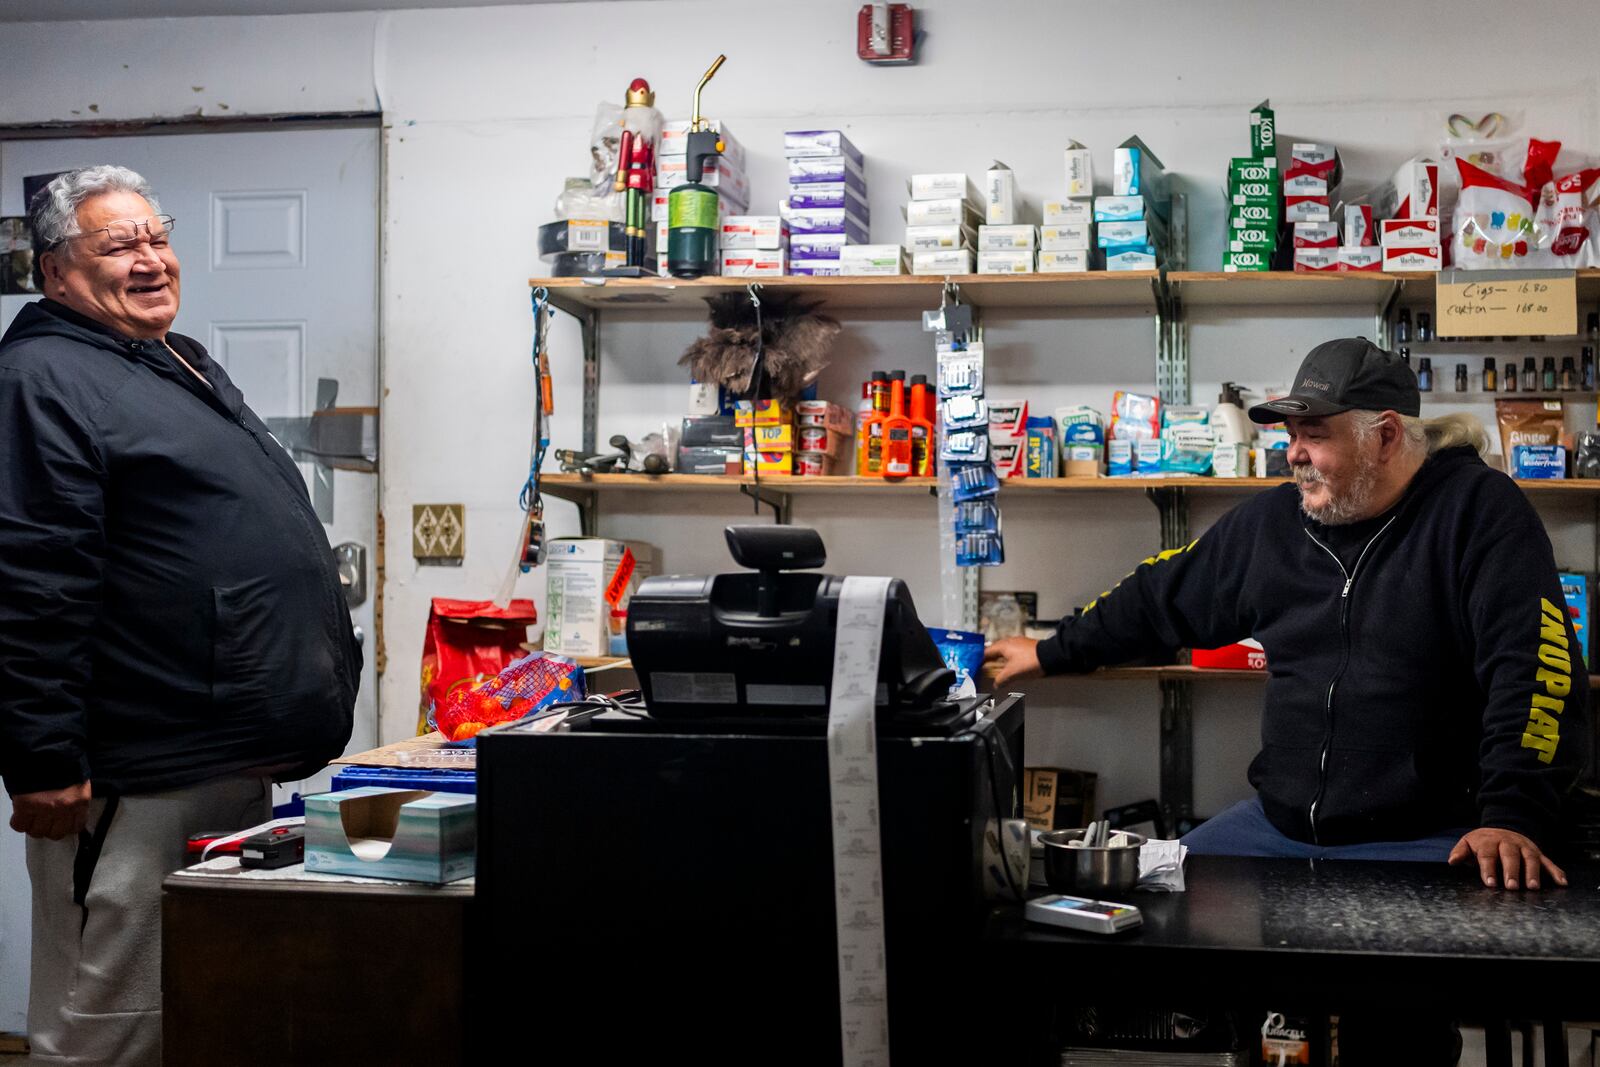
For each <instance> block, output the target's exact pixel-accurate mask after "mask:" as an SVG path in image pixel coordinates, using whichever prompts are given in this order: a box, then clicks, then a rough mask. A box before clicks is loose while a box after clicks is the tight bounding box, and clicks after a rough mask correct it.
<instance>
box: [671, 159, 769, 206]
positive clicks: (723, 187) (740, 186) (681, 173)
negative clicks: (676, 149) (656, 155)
mask: <svg viewBox="0 0 1600 1067" xmlns="http://www.w3.org/2000/svg"><path fill="white" fill-rule="evenodd" d="M688 180H689V159H688V157H687V156H677V157H673V156H667V157H665V158H662V159H658V160H656V187H657V188H663V189H666V190H668V191H669V192H670V191H671V190H672V189H673V188H674V187H676V186H679V185H683V184H684V183H686V182H687V181H688ZM700 184H701V185H708V186H710V187H711V188H713V189H715V190H716V191H717V195H718V196H720V197H726V198H727V199H728V200H730V201H732V202H733V203H735V204H738V205H739V211H737V212H735V214H743V212H744V208H745V207H747V206H748V205H749V203H750V180H749V179H748V178H746V177H745V173H744V171H742V170H740V169H739V168H738V167H735V166H734V165H733V164H732V163H730V162H729V161H727V160H726V159H715V160H709V161H707V163H706V168H705V173H704V174H703V175H702V176H701V178H700Z"/></svg>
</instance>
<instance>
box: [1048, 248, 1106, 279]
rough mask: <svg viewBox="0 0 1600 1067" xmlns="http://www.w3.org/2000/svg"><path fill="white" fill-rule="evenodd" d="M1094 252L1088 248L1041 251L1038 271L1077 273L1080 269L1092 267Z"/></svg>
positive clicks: (1084, 269)
mask: <svg viewBox="0 0 1600 1067" xmlns="http://www.w3.org/2000/svg"><path fill="white" fill-rule="evenodd" d="M1092 258H1093V253H1092V252H1090V251H1089V249H1087V248H1080V249H1075V250H1068V251H1041V252H1040V253H1039V260H1038V263H1039V266H1038V272H1039V273H1040V274H1075V273H1077V272H1079V271H1086V270H1089V269H1090V266H1091V261H1092Z"/></svg>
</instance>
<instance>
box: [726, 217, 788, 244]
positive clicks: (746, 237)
mask: <svg viewBox="0 0 1600 1067" xmlns="http://www.w3.org/2000/svg"><path fill="white" fill-rule="evenodd" d="M788 244H789V227H788V226H786V225H785V224H784V221H783V219H781V218H779V217H778V216H777V215H729V216H728V217H727V218H725V219H723V220H722V245H721V247H722V249H723V251H727V250H729V249H737V248H759V249H768V250H771V249H779V248H784V247H786V246H787V245H788Z"/></svg>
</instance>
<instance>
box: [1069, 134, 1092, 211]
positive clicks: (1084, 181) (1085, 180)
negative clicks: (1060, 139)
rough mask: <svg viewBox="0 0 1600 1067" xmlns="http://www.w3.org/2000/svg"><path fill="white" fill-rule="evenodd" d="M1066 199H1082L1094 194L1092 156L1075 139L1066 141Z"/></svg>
mask: <svg viewBox="0 0 1600 1067" xmlns="http://www.w3.org/2000/svg"><path fill="white" fill-rule="evenodd" d="M1066 160H1067V199H1069V200H1084V199H1088V198H1089V197H1092V196H1094V156H1093V155H1092V154H1091V153H1090V152H1089V150H1088V149H1087V148H1085V147H1083V145H1081V144H1079V143H1078V142H1077V141H1068V142H1067V150H1066Z"/></svg>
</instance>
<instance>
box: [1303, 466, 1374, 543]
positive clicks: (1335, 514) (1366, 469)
mask: <svg viewBox="0 0 1600 1067" xmlns="http://www.w3.org/2000/svg"><path fill="white" fill-rule="evenodd" d="M1294 480H1295V485H1296V486H1298V487H1300V490H1301V492H1300V510H1301V511H1303V512H1305V514H1306V516H1307V517H1308V518H1310V519H1312V520H1314V521H1316V522H1320V523H1322V525H1324V526H1348V525H1350V524H1351V523H1353V522H1360V521H1361V520H1362V519H1366V518H1371V516H1370V515H1368V514H1367V511H1368V509H1369V508H1371V506H1372V498H1373V496H1374V495H1376V493H1377V490H1378V464H1377V462H1376V461H1375V460H1373V459H1372V458H1371V457H1369V456H1366V455H1362V456H1360V457H1359V458H1358V459H1357V460H1356V468H1355V472H1354V473H1353V474H1352V475H1351V477H1350V484H1349V485H1348V486H1347V487H1346V488H1345V489H1344V491H1343V492H1339V493H1332V492H1330V493H1329V494H1328V502H1327V503H1326V504H1324V505H1322V506H1321V507H1318V508H1313V507H1309V506H1308V505H1307V504H1306V495H1305V487H1306V486H1311V485H1319V484H1320V485H1326V484H1327V479H1325V478H1324V477H1323V476H1322V472H1321V471H1319V470H1317V469H1316V468H1315V467H1313V466H1312V465H1311V464H1309V463H1306V464H1301V465H1300V466H1297V467H1295V468H1294Z"/></svg>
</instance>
